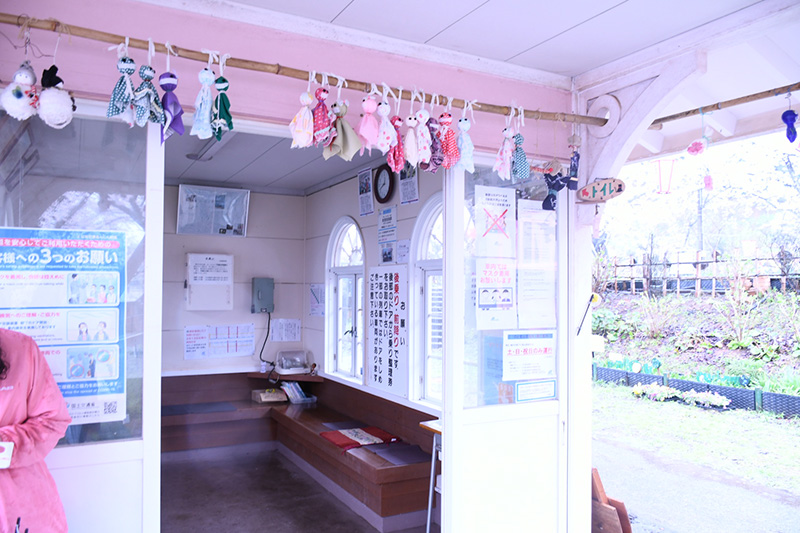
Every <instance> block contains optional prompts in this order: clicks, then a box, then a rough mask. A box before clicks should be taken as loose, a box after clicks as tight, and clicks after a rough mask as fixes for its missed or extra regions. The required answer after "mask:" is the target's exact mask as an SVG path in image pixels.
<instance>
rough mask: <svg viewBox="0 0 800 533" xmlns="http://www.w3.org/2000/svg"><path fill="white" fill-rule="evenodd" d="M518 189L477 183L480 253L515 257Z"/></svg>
mask: <svg viewBox="0 0 800 533" xmlns="http://www.w3.org/2000/svg"><path fill="white" fill-rule="evenodd" d="M516 202H517V197H516V190H514V189H505V188H502V187H486V186H483V185H476V186H475V231H476V237H477V252H476V255H477V256H478V257H509V258H513V257H515V247H516V234H515V231H516V224H517V213H516Z"/></svg>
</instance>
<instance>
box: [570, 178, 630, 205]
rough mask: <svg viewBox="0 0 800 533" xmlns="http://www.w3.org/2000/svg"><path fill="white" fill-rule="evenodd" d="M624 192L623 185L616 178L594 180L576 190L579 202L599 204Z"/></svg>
mask: <svg viewBox="0 0 800 533" xmlns="http://www.w3.org/2000/svg"><path fill="white" fill-rule="evenodd" d="M623 192H625V183H624V182H623V181H622V180H620V179H617V178H606V179H601V180H595V181H594V182H592V183H589V184H588V185H586V186H585V187H582V188H581V189H580V190H578V196H577V199H578V201H579V202H586V203H590V204H599V203H602V202H605V201H607V200H609V199H611V198H616V197H617V196H619V195H620V194H622V193H623Z"/></svg>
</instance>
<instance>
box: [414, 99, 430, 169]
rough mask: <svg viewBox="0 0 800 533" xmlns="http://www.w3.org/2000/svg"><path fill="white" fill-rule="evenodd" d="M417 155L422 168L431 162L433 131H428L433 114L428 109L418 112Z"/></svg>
mask: <svg viewBox="0 0 800 533" xmlns="http://www.w3.org/2000/svg"><path fill="white" fill-rule="evenodd" d="M416 118H417V127H416V131H417V154H418V158H417V159H418V161H419V164H420V166H422V165H427V164H428V163H430V161H431V130H430V129H428V120H430V118H431V114H430V113H429V112H428V111H427V110H426V109H420V110H419V111H417V115H416Z"/></svg>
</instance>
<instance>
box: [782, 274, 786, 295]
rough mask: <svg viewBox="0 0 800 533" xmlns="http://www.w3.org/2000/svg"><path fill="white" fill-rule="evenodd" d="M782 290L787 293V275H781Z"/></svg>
mask: <svg viewBox="0 0 800 533" xmlns="http://www.w3.org/2000/svg"><path fill="white" fill-rule="evenodd" d="M781 292H782V293H783V294H786V276H781Z"/></svg>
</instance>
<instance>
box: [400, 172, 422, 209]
mask: <svg viewBox="0 0 800 533" xmlns="http://www.w3.org/2000/svg"><path fill="white" fill-rule="evenodd" d="M414 202H419V184H418V181H417V167H416V166H415V165H411V164H410V163H408V162H406V166H405V167H404V168H403V170H401V171H400V203H401V204H412V203H414Z"/></svg>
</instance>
